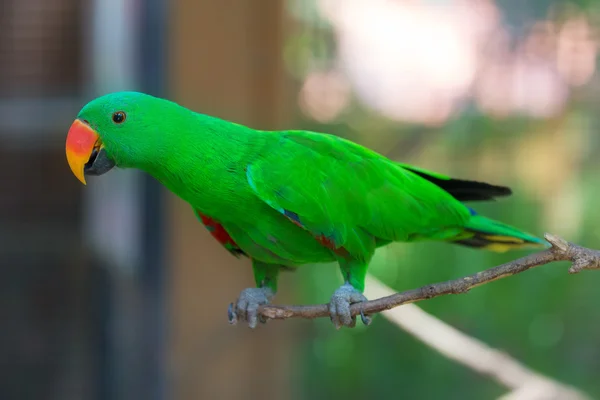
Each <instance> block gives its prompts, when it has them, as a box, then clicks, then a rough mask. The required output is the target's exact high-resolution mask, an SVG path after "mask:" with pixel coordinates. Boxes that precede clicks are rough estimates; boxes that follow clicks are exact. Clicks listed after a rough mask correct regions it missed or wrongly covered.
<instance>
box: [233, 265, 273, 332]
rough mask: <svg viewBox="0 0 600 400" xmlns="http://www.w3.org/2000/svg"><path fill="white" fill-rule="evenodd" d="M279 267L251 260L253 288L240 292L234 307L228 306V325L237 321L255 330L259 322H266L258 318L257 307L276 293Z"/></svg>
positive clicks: (267, 301) (266, 302) (265, 302)
mask: <svg viewBox="0 0 600 400" xmlns="http://www.w3.org/2000/svg"><path fill="white" fill-rule="evenodd" d="M280 268H281V267H280V266H279V265H276V264H267V263H263V262H261V261H256V260H252V269H253V271H254V280H255V281H256V286H257V287H255V288H247V289H244V290H242V292H241V293H240V296H239V297H238V300H237V303H236V306H235V307H233V304H230V305H229V323H230V324H232V325H235V324H236V323H237V321H238V320H242V321H246V322H248V326H249V327H250V328H255V327H256V324H257V323H258V321H259V320H260V322H262V323H265V322H267V321H266V319H264V318H263V317H262V316H261V317H260V318H259V316H258V306H260V305H263V304H268V303H269V300H270V299H271V298H272V297H273V296H275V293H277V277H278V275H279V269H280Z"/></svg>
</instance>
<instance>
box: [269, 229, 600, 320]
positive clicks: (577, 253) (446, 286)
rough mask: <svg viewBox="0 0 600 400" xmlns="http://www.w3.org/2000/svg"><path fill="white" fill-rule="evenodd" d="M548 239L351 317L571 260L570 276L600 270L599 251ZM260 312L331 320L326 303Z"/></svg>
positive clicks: (367, 305)
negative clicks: (537, 247)
mask: <svg viewBox="0 0 600 400" xmlns="http://www.w3.org/2000/svg"><path fill="white" fill-rule="evenodd" d="M545 237H546V240H547V241H548V242H549V243H550V244H551V245H552V246H551V247H550V248H548V249H546V250H543V251H540V252H537V253H533V254H530V255H528V256H525V257H522V258H519V259H517V260H514V261H511V262H509V263H506V264H502V265H499V266H497V267H493V268H490V269H486V270H484V271H481V272H477V273H476V274H473V275H469V276H465V277H463V278H458V279H453V280H451V281H447V282H439V283H434V284H431V285H426V286H423V287H420V288H418V289H412V290H408V291H406V292H401V293H396V294H393V295H391V296H387V297H382V298H379V299H376V300H370V301H366V302H363V303H357V304H353V305H352V306H351V307H350V311H351V313H352V315H359V314H360V313H361V311H363V312H364V313H365V314H366V315H370V314H375V313H378V312H381V311H384V310H389V309H391V308H394V307H398V306H400V305H402V304H407V303H414V302H417V301H422V300H427V299H431V298H434V297H438V296H443V295H447V294H460V293H466V292H468V291H469V290H470V289H472V288H474V287H476V286H479V285H483V284H486V283H489V282H492V281H495V280H496V279H501V278H506V277H507V276H511V275H515V274H518V273H521V272H524V271H527V270H528V269H531V268H534V267H538V266H540V265H545V264H549V263H551V262H555V261H571V263H572V265H571V268H569V273H570V274H576V273H578V272H581V271H583V270H585V269H600V251H598V250H592V249H588V248H585V247H581V246H578V245H576V244H573V243H569V242H567V241H566V240H564V239H562V238H560V237H558V236H555V235H552V234H550V233H547V234H546V235H545ZM258 313H259V314H260V315H263V316H264V317H267V318H269V319H287V318H309V319H312V318H319V317H328V316H329V309H328V307H327V304H319V305H309V306H296V305H264V306H260V307H259V309H258Z"/></svg>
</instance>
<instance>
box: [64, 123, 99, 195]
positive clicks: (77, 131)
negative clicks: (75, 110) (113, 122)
mask: <svg viewBox="0 0 600 400" xmlns="http://www.w3.org/2000/svg"><path fill="white" fill-rule="evenodd" d="M99 139H100V137H99V136H98V133H97V132H96V131H95V130H93V129H92V128H91V127H90V126H89V125H88V124H87V123H85V122H83V121H81V120H79V119H76V120H75V121H74V122H73V124H72V125H71V128H69V133H68V134H67V143H66V152H67V162H68V163H69V167H70V168H71V171H73V174H74V175H75V176H76V177H77V179H79V180H80V181H81V183H83V184H84V185H85V184H86V183H85V176H84V174H83V170H84V168H85V164H86V163H87V162H88V161H89V159H90V157H91V155H92V151H93V150H94V147H99V146H100V140H99Z"/></svg>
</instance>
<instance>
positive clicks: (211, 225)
mask: <svg viewBox="0 0 600 400" xmlns="http://www.w3.org/2000/svg"><path fill="white" fill-rule="evenodd" d="M196 213H197V214H198V217H200V220H202V223H203V224H204V226H205V227H206V229H208V231H209V232H210V234H211V235H212V237H214V238H215V239H216V240H217V242H219V243H221V244H222V245H223V247H225V248H226V249H227V250H229V252H230V253H232V254H233V255H235V256H238V255H240V254H242V255H246V253H244V251H243V250H242V249H240V247H239V246H238V245H237V244H236V243H235V241H234V240H233V239H232V238H231V236H230V235H229V233H227V231H226V230H225V228H224V227H223V225H221V224H220V223H219V222H217V221H216V220H215V219H214V218H211V217H209V216H207V215H204V214H202V213H201V212H200V211H197V210H196Z"/></svg>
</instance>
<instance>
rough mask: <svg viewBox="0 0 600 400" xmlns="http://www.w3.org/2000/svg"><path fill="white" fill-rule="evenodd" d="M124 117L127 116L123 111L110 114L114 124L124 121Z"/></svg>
mask: <svg viewBox="0 0 600 400" xmlns="http://www.w3.org/2000/svg"><path fill="white" fill-rule="evenodd" d="M126 117H127V116H126V115H125V112H124V111H117V112H115V113H114V114H113V115H112V120H113V122H114V123H115V124H121V123H123V121H125V118H126Z"/></svg>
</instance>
